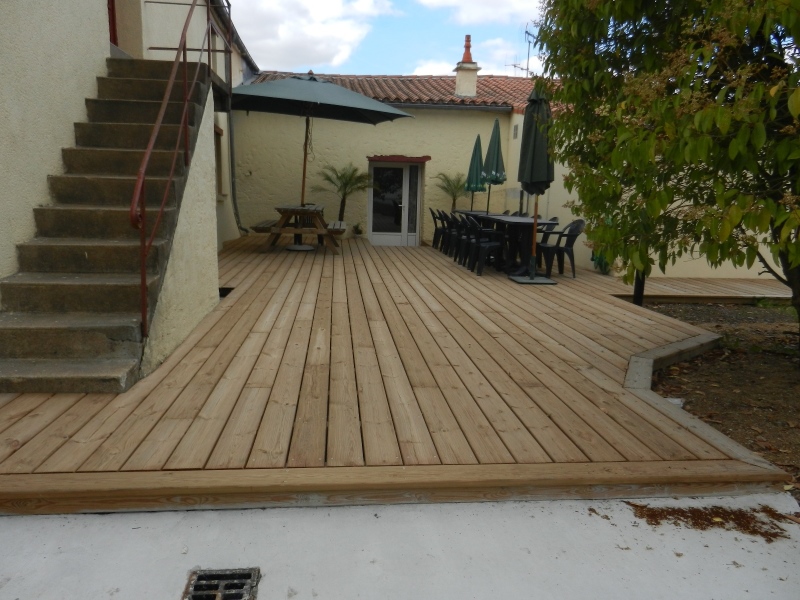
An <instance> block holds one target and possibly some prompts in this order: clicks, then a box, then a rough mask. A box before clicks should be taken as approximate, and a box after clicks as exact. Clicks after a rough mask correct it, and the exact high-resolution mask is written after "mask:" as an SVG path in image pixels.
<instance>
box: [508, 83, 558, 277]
mask: <svg viewBox="0 0 800 600" xmlns="http://www.w3.org/2000/svg"><path fill="white" fill-rule="evenodd" d="M551 119H552V113H551V112H550V103H549V102H548V101H547V99H546V98H545V97H544V96H542V95H541V94H540V93H538V92H537V91H536V90H533V91H532V92H531V95H530V96H529V97H528V105H527V106H526V107H525V121H524V122H523V124H522V143H521V148H520V156H519V174H518V176H517V180H518V181H519V183H520V185H521V187H522V189H523V190H524V191H526V192H527V193H528V194H534V196H535V200H534V204H533V241H532V246H533V247H532V248H531V261H530V265H529V266H528V274H529V278H524V277H520V278H516V277H515V278H513V279H514V280H515V281H517V282H518V283H552V282H551V281H550V280H549V279H546V278H542V277H539V279H538V280H537V279H536V231H537V228H538V227H539V195H540V194H544V193H545V191H547V189H548V188H549V187H550V184H551V183H552V182H553V180H554V179H555V171H554V165H553V159H552V158H551V156H550V153H549V152H548V149H547V145H548V131H549V127H550V120H551Z"/></svg>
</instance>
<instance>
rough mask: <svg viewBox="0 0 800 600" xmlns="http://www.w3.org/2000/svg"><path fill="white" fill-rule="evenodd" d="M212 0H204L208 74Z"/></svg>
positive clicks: (211, 33)
mask: <svg viewBox="0 0 800 600" xmlns="http://www.w3.org/2000/svg"><path fill="white" fill-rule="evenodd" d="M212 1H213V0H206V30H207V31H208V74H209V76H210V75H211V36H212V35H214V32H213V31H212V30H211V2H212Z"/></svg>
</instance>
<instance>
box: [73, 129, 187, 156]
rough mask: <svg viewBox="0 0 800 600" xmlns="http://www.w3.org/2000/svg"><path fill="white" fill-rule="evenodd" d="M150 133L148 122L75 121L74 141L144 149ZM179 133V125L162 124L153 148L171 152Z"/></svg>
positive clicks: (88, 145) (85, 146) (99, 146)
mask: <svg viewBox="0 0 800 600" xmlns="http://www.w3.org/2000/svg"><path fill="white" fill-rule="evenodd" d="M152 133H153V125H152V124H150V123H75V142H76V143H77V144H78V146H80V147H84V148H121V149H126V150H144V149H145V148H147V144H148V143H149V142H150V136H151V135H152ZM179 133H180V125H162V126H161V130H160V132H159V134H158V137H157V138H156V143H155V146H154V148H155V149H156V150H169V151H170V152H173V151H174V150H175V147H176V145H177V141H178V134H179ZM189 135H190V137H191V136H192V135H194V134H193V133H192V132H191V131H190V132H189ZM179 147H180V148H183V146H182V145H181V146H179Z"/></svg>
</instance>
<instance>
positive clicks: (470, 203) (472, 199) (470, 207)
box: [469, 192, 475, 210]
mask: <svg viewBox="0 0 800 600" xmlns="http://www.w3.org/2000/svg"><path fill="white" fill-rule="evenodd" d="M473 204H475V192H472V198H471V199H470V201H469V209H470V210H472V205H473Z"/></svg>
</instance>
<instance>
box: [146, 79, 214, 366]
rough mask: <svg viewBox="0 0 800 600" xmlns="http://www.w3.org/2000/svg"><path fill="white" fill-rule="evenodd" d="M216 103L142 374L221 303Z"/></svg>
mask: <svg viewBox="0 0 800 600" xmlns="http://www.w3.org/2000/svg"><path fill="white" fill-rule="evenodd" d="M215 190H216V170H215V166H214V100H213V98H212V96H211V94H209V95H208V100H207V101H206V107H205V111H204V113H203V121H202V123H201V125H200V129H199V133H198V138H197V144H196V146H195V152H194V155H193V157H192V165H191V169H190V171H189V178H188V181H187V183H186V189H185V191H184V194H183V201H182V204H181V210H180V215H179V217H178V224H177V226H176V228H175V237H174V238H173V242H172V251H171V252H170V257H169V262H168V264H167V267H166V270H165V273H164V275H163V277H164V283H163V286H162V288H161V295H160V296H159V300H158V304H157V305H156V311H155V316H154V317H153V322H152V323H151V326H150V336H149V337H148V339H147V343H146V345H145V350H144V356H143V358H142V373H143V375H146V374H148V373H150V372H152V371H153V369H155V368H156V367H157V366H158V365H159V364H160V363H161V362H162V361H163V360H164V359H165V358H166V357H167V356H168V355H169V354H170V352H172V351H173V350H174V349H175V348H176V347H177V346H178V344H180V343H181V342H182V341H183V340H184V339H185V338H186V336H188V335H189V333H190V332H191V331H192V329H194V327H195V326H196V325H197V324H198V323H199V322H200V320H201V319H202V318H203V317H204V316H206V315H207V314H208V313H209V312H210V311H211V310H212V309H213V308H214V307H215V306H216V305H217V302H219V282H218V279H219V276H218V269H217V246H216V243H215V241H216V239H217V222H216V221H217V219H216V204H217V198H216V192H215Z"/></svg>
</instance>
